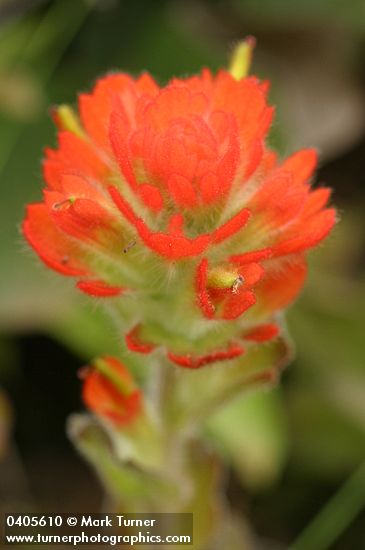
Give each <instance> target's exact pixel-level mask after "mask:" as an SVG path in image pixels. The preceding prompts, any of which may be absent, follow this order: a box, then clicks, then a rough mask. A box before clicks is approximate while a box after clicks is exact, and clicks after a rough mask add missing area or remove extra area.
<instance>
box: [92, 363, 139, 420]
mask: <svg viewBox="0 0 365 550" xmlns="http://www.w3.org/2000/svg"><path fill="white" fill-rule="evenodd" d="M81 377H82V378H83V380H84V385H83V391H82V397H83V400H84V403H85V405H86V406H87V407H88V408H89V409H90V410H91V411H93V412H94V413H95V414H97V415H98V416H101V417H104V418H107V419H108V420H111V421H112V422H113V423H114V424H116V425H118V426H125V425H127V424H130V423H131V422H133V420H134V419H135V418H136V417H137V416H138V415H139V414H140V413H141V411H142V394H141V392H140V390H139V389H138V388H137V387H136V386H135V383H134V380H133V378H132V376H131V374H130V372H129V371H128V370H127V369H126V368H125V367H124V365H122V363H120V361H118V360H117V359H115V358H114V357H108V356H106V357H102V358H100V359H97V360H96V361H95V362H94V364H93V366H92V367H88V368H87V369H86V371H85V370H84V371H82V373H81Z"/></svg>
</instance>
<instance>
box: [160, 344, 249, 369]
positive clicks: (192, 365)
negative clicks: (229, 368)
mask: <svg viewBox="0 0 365 550" xmlns="http://www.w3.org/2000/svg"><path fill="white" fill-rule="evenodd" d="M244 353H245V350H244V348H242V347H241V346H238V345H237V344H232V345H231V346H230V347H229V348H228V349H226V350H218V351H215V352H213V353H208V354H206V355H201V356H199V357H193V356H191V355H176V354H174V353H172V352H168V354H167V356H168V358H169V359H170V361H172V362H173V363H176V365H179V366H180V367H184V368H187V369H200V368H201V367H204V366H205V365H209V364H210V363H216V362H217V361H227V360H229V359H235V358H236V357H240V355H243V354H244Z"/></svg>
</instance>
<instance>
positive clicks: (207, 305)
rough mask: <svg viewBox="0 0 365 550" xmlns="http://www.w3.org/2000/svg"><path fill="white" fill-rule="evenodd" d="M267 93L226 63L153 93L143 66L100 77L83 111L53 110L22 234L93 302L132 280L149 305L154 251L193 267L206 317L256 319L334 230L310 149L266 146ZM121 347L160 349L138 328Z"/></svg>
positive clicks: (292, 292)
mask: <svg viewBox="0 0 365 550" xmlns="http://www.w3.org/2000/svg"><path fill="white" fill-rule="evenodd" d="M267 90H268V86H267V83H266V82H264V83H262V82H260V81H259V80H258V79H257V78H255V77H244V78H240V79H236V78H234V77H233V76H232V75H231V74H230V73H229V72H227V71H224V70H221V71H219V72H218V74H216V75H212V73H211V72H210V71H209V70H207V69H204V70H203V71H202V72H201V74H200V75H198V76H194V77H192V78H187V79H177V78H175V79H173V80H171V81H170V82H169V83H168V84H167V85H166V86H165V87H162V88H161V87H159V86H158V85H157V84H156V83H155V81H154V80H153V79H152V78H151V77H150V76H149V75H147V74H144V75H142V76H141V77H140V78H138V79H136V80H134V79H133V78H131V77H130V76H128V75H126V74H118V73H117V74H111V75H109V76H107V77H105V78H101V79H100V80H99V81H98V82H97V84H96V86H95V88H94V89H93V91H92V92H91V93H90V94H82V95H81V96H80V97H79V113H80V119H78V118H77V116H76V115H75V114H74V113H73V112H72V111H71V110H70V109H69V108H67V107H62V108H60V109H59V110H58V111H56V112H55V116H54V118H55V120H56V122H57V124H58V126H59V129H60V131H59V145H58V148H57V149H56V150H50V149H48V150H46V159H45V161H44V178H45V180H46V184H47V188H46V190H45V199H44V202H43V203H40V204H36V205H31V206H30V207H29V208H28V213H27V217H26V220H25V222H24V225H23V230H24V234H25V237H26V238H27V240H28V242H29V243H30V244H31V246H32V247H33V248H34V249H35V250H36V251H37V253H38V254H39V256H40V257H41V258H42V260H43V261H44V262H45V263H46V264H47V265H48V266H49V267H51V268H52V269H55V270H57V271H59V272H60V273H62V274H64V275H70V276H73V277H77V278H78V279H79V281H78V283H77V286H78V288H79V289H80V290H82V291H83V292H86V293H89V294H91V295H93V296H105V297H108V296H116V295H119V294H121V293H122V292H123V290H124V289H125V288H128V289H131V290H133V288H135V289H138V290H139V291H141V290H142V291H145V295H144V296H145V298H144V299H146V296H147V295H148V292H149V291H150V290H151V291H153V285H152V286H151V281H150V278H149V275H147V273H148V274H150V272H151V267H150V266H152V265H153V262H154V261H155V260H156V259H157V260H159V262H158V265H159V266H160V267H161V265H162V266H165V267H166V273H171V268H172V266H173V268H174V269H178V268H179V265H181V269H182V270H185V272H186V273H188V274H189V275H188V283H187V284H189V285H190V287H191V288H195V294H196V299H195V303H194V304H192V307H193V308H195V310H198V312H199V311H200V315H201V316H202V317H203V318H205V319H207V320H211V321H213V320H221V321H234V320H236V319H238V318H240V317H241V316H242V315H243V314H245V312H247V311H248V310H251V309H252V308H253V306H255V311H257V312H259V313H260V322H261V321H262V318H263V316H266V317H270V316H272V315H273V314H274V313H275V312H276V311H277V310H279V309H282V308H283V307H285V306H286V305H287V304H288V303H290V302H291V301H292V300H293V299H294V298H295V296H296V295H297V294H298V292H299V291H300V289H301V287H302V285H303V282H304V279H305V273H306V267H305V258H304V255H305V253H306V251H307V250H308V249H310V248H312V247H314V246H316V245H317V244H318V243H319V242H320V241H322V240H323V239H324V238H325V237H326V235H327V234H328V233H329V232H330V230H331V228H332V226H333V225H334V223H335V210H334V209H333V208H327V207H326V204H327V202H328V199H329V195H330V192H329V190H328V189H326V188H319V189H316V190H312V189H311V185H310V183H311V178H312V175H313V171H314V169H315V167H316V164H317V155H316V152H315V151H314V150H313V149H304V150H302V151H299V152H297V153H294V154H293V155H292V156H290V157H289V158H288V159H286V160H284V161H280V160H278V158H277V156H276V154H275V153H274V152H273V151H271V150H270V149H269V147H268V146H267V145H266V143H265V138H266V135H267V132H268V130H269V127H270V124H271V120H272V117H273V108H272V107H271V106H269V105H268V103H267V99H266V95H267ZM123 251H124V253H123ZM149 262H150V263H149ZM187 266H189V267H187ZM189 269H190V271H189ZM144 272H146V275H145V279H143V277H144ZM192 273H194V275H192ZM194 280H195V282H194ZM166 308H167V311H168V305H166ZM165 313H166V312H165ZM139 321H140V322H141V323H142V324H143V323H144V319H143V318H141V319H139ZM250 323H251V324H252V319H250ZM257 334H260V333H257ZM260 339H261V337H260V336H256V337H252V336H251V340H255V341H259V340H260ZM127 342H128V345H129V347H130V349H133V350H134V351H143V352H144V353H147V352H148V351H151V350H152V349H153V348H154V346H155V344H157V345H158V344H167V343H166V342H164V341H163V340H162V341H160V342H156V341H152V342H147V343H144V342H142V343H139V342H138V339H137V338H136V334H135V333H133V332H131V333H130V334H129V336H128V337H127ZM176 351H177V353H175V354H174V353H173V356H174V357H175V358H176V357H179V356H180V350H176ZM208 352H209V353H208V355H209V356H210V357H211V356H212V357H215V355H214V353H213V354H212V353H211V350H208ZM219 353H225V352H219ZM194 361H195V362H194ZM194 361H193V363H194V366H196V365H197V364H199V363H200V362H202V363H205V361H204V360H203V359H202V360H201V361H200V359H199V358H198V359H196V360H194ZM175 362H178V361H175ZM180 362H181V361H180ZM186 366H188V365H186Z"/></svg>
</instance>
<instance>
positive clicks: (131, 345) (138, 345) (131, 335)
mask: <svg viewBox="0 0 365 550" xmlns="http://www.w3.org/2000/svg"><path fill="white" fill-rule="evenodd" d="M140 328H141V327H140V325H136V326H135V327H133V328H132V330H130V331H129V332H128V333H127V334H126V336H125V341H126V344H127V348H128V349H129V350H130V351H135V352H137V353H146V354H147V353H151V351H153V350H154V349H155V347H156V346H154V345H153V344H150V343H148V342H143V341H142V340H141V338H140V334H139V333H140Z"/></svg>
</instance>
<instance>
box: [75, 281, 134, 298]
mask: <svg viewBox="0 0 365 550" xmlns="http://www.w3.org/2000/svg"><path fill="white" fill-rule="evenodd" d="M76 286H77V288H78V289H79V290H81V292H83V293H84V294H89V295H90V296H95V297H98V298H111V297H114V296H120V295H121V294H122V293H123V292H124V291H125V289H124V288H122V287H119V286H110V285H108V284H107V283H104V281H91V280H87V281H78V282H77V283H76Z"/></svg>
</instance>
